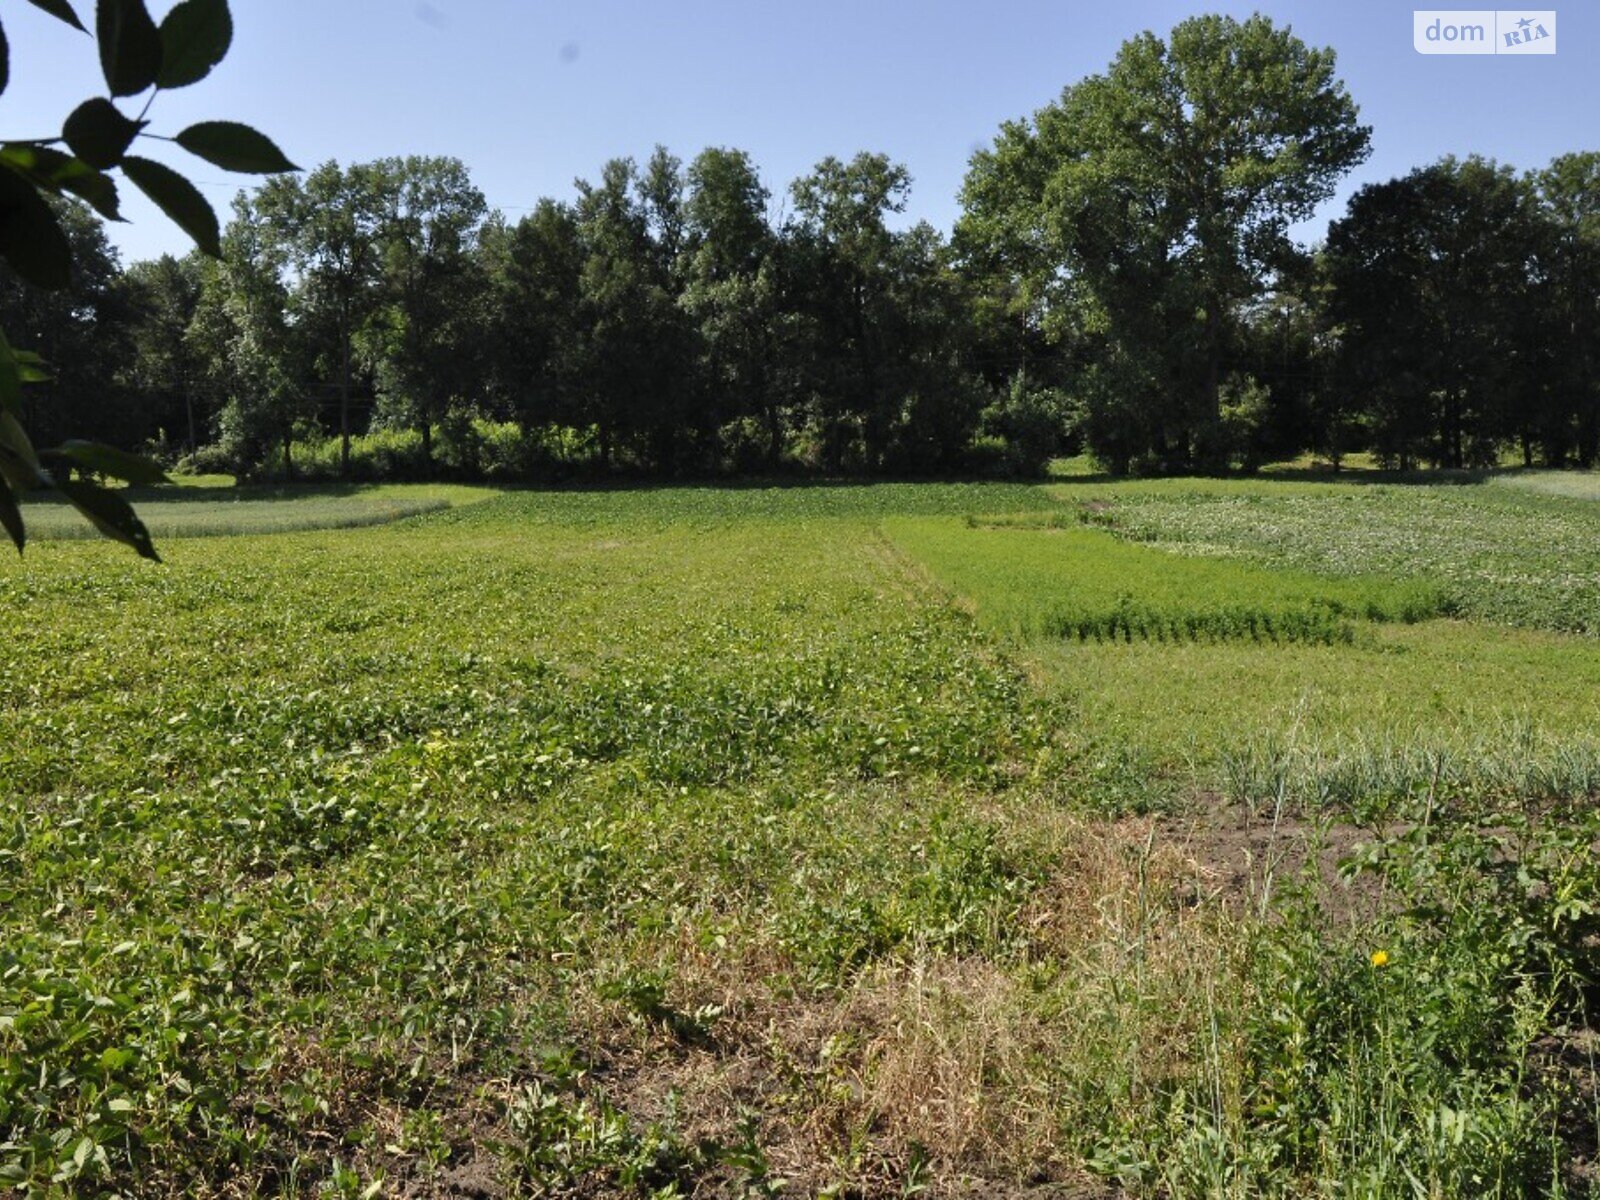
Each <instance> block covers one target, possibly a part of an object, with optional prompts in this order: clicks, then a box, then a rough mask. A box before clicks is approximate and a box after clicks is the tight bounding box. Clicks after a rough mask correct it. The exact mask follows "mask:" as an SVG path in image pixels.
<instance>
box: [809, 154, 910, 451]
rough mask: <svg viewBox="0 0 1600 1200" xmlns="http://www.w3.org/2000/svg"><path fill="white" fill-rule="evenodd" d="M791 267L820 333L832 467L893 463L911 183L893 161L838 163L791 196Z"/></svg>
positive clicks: (821, 425)
mask: <svg viewBox="0 0 1600 1200" xmlns="http://www.w3.org/2000/svg"><path fill="white" fill-rule="evenodd" d="M790 194H791V196H792V198H793V200H794V206H795V225H794V227H793V228H792V229H791V231H790V240H791V243H792V248H791V259H792V261H793V262H794V264H795V266H796V267H797V268H798V270H799V271H800V280H801V286H802V287H803V288H804V292H805V298H806V301H807V304H808V307H809V308H810V310H811V313H812V314H813V316H814V318H815V320H816V322H817V325H818V328H819V332H820V339H819V341H818V343H817V345H816V346H815V348H814V349H815V351H816V353H817V360H816V361H815V363H814V364H813V371H814V374H815V388H814V393H815V396H816V414H815V419H816V422H817V425H818V434H819V438H820V442H821V455H822V462H823V465H824V466H825V467H826V468H828V469H829V470H835V471H836V470H839V469H841V468H843V467H845V466H846V465H849V464H851V463H852V461H854V462H856V463H857V464H858V465H861V466H866V467H868V468H873V467H876V466H878V465H879V464H880V463H881V461H882V458H883V456H884V452H885V451H886V449H887V446H888V441H889V431H890V427H891V425H892V423H893V415H894V414H893V408H892V406H891V405H890V403H889V401H888V395H887V392H886V390H885V388H884V384H885V382H886V381H885V378H884V374H885V370H886V368H887V366H888V355H889V346H890V343H891V342H892V340H893V338H894V330H893V328H892V326H893V324H894V310H893V304H892V301H891V298H890V292H891V285H892V279H893V275H894V272H895V263H894V261H893V260H894V248H895V239H894V235H893V233H892V232H891V231H890V229H889V219H890V217H892V216H894V215H897V214H899V213H902V212H904V211H905V207H906V202H907V199H908V198H909V196H910V194H911V175H910V172H908V171H907V170H906V168H905V167H904V166H902V165H900V164H898V163H894V162H891V161H890V160H889V158H888V156H886V155H883V154H870V153H866V152H862V153H860V154H857V155H856V156H855V157H854V158H853V159H851V160H850V161H849V162H843V161H841V160H840V159H837V158H834V157H831V156H830V157H828V158H825V159H823V160H822V162H820V163H818V164H817V166H816V168H815V169H814V170H813V171H812V172H811V174H809V175H806V176H804V177H803V178H801V179H798V180H796V181H795V182H794V184H793V185H792V186H791V188H790Z"/></svg>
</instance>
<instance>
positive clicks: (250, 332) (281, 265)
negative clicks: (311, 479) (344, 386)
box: [190, 194, 317, 479]
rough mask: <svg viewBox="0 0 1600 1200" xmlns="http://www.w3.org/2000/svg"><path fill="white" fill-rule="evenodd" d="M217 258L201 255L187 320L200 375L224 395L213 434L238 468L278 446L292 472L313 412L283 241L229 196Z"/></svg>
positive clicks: (305, 343)
mask: <svg viewBox="0 0 1600 1200" xmlns="http://www.w3.org/2000/svg"><path fill="white" fill-rule="evenodd" d="M234 213H235V216H234V219H233V221H231V222H230V223H229V225H228V228H227V231H226V233H225V234H224V236H223V239H222V258H221V259H220V260H219V261H217V262H211V263H207V264H206V267H205V271H204V278H203V282H202V287H201V293H200V301H199V304H198V305H197V307H196V310H195V316H194V320H193V323H192V327H191V332H190V339H191V343H192V345H193V346H194V347H195V348H196V349H197V350H198V351H199V352H200V354H201V355H202V356H203V360H204V362H205V364H206V374H205V383H206V386H207V387H208V388H209V389H210V390H212V391H213V392H214V393H215V394H216V395H219V396H222V397H223V398H224V400H223V403H222V406H221V409H220V411H219V413H218V416H217V434H218V441H219V442H220V443H221V445H222V446H223V448H224V449H225V450H226V451H227V453H228V454H229V456H230V457H231V458H232V459H233V461H234V462H235V464H236V465H237V467H238V469H239V470H240V471H246V470H249V469H250V468H252V467H254V466H255V465H257V464H259V463H261V462H262V461H263V460H265V459H266V458H267V457H268V456H269V455H270V454H271V453H273V452H274V451H277V452H280V453H281V456H282V457H281V462H282V468H283V474H284V477H285V478H291V479H292V478H293V477H294V443H295V440H296V437H297V436H298V434H299V431H300V430H301V428H302V427H303V426H304V425H306V424H308V423H309V422H310V421H312V420H313V419H314V418H315V415H316V410H317V403H316V396H315V394H314V393H313V392H312V391H311V389H310V388H309V387H308V381H309V379H310V360H311V357H312V353H313V342H312V341H311V337H310V332H311V331H310V330H309V329H308V328H307V326H306V324H305V323H304V322H302V321H298V320H296V319H294V317H295V314H294V308H293V303H292V299H291V296H290V291H289V283H288V276H287V270H286V267H287V262H286V254H287V251H286V250H285V248H284V246H283V244H282V243H281V242H280V241H278V240H277V239H276V238H275V237H274V236H273V233H272V228H271V226H270V225H269V223H268V222H266V221H264V220H262V219H261V217H260V215H259V214H258V213H257V212H256V211H255V209H254V207H253V202H252V200H251V199H250V198H249V197H246V196H244V195H242V194H241V195H240V196H239V197H238V198H237V199H235V201H234Z"/></svg>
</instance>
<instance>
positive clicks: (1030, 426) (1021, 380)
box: [982, 371, 1068, 478]
mask: <svg viewBox="0 0 1600 1200" xmlns="http://www.w3.org/2000/svg"><path fill="white" fill-rule="evenodd" d="M1067 411H1068V403H1067V398H1066V397H1065V396H1064V395H1063V394H1062V393H1061V392H1059V391H1058V390H1056V389H1055V388H1048V387H1041V386H1038V385H1036V384H1035V383H1034V382H1033V381H1032V380H1030V379H1029V378H1028V375H1027V373H1026V372H1022V371H1019V372H1018V373H1017V375H1016V376H1015V377H1014V378H1013V379H1012V380H1011V386H1010V387H1009V388H1007V389H1006V391H1005V393H1004V394H1003V395H1001V396H999V397H997V398H996V399H995V402H994V403H993V404H991V405H990V406H989V407H988V408H986V409H984V410H983V423H982V429H983V432H984V433H985V434H987V435H988V436H989V437H990V438H997V439H999V441H1000V445H1001V461H1002V463H1003V465H1004V468H1005V470H1006V471H1007V473H1009V474H1012V475H1016V476H1018V477H1026V478H1032V477H1035V476H1039V475H1043V474H1044V472H1045V468H1046V467H1048V466H1049V464H1050V460H1051V459H1052V458H1054V457H1055V456H1056V455H1057V453H1059V452H1060V450H1061V445H1062V442H1063V441H1064V440H1065V437H1066V432H1067Z"/></svg>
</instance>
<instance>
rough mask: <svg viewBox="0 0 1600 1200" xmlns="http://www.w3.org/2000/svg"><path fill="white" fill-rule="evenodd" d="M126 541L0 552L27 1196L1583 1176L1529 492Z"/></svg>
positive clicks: (709, 501)
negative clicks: (150, 554) (20, 554)
mask: <svg viewBox="0 0 1600 1200" xmlns="http://www.w3.org/2000/svg"><path fill="white" fill-rule="evenodd" d="M467 500H472V501H480V502H475V503H467V502H466V501H467ZM234 503H238V505H239V507H238V508H237V509H235V510H232V512H230V511H227V510H226V506H227V505H229V504H234ZM407 503H416V504H426V505H429V506H433V505H435V504H436V503H437V505H438V507H437V509H436V511H427V512H423V513H420V514H418V515H412V516H409V517H408V518H407V519H399V520H391V521H390V523H387V524H382V525H378V526H376V527H373V528H366V529H350V530H340V529H319V530H313V531H302V532H274V533H271V534H267V533H265V532H264V531H266V530H292V529H296V528H301V529H304V526H305V525H306V524H311V525H326V524H348V523H352V522H349V521H333V520H331V519H330V517H329V513H330V511H347V515H348V512H353V511H354V510H355V509H356V508H358V507H359V506H372V507H373V508H374V509H378V508H383V507H384V506H386V505H393V506H399V505H403V504H407ZM188 504H198V505H199V506H200V509H197V510H196V511H197V513H198V512H199V511H200V510H204V515H203V516H197V517H196V519H195V521H194V523H192V524H190V525H187V526H185V525H183V524H182V521H183V520H184V519H185V514H186V512H187V509H186V507H185V506H186V505H188ZM247 504H248V505H251V506H253V507H250V508H248V509H247V508H246V505H247ZM143 507H144V510H145V512H146V516H147V518H148V519H149V520H150V523H151V525H152V528H153V529H154V530H156V531H157V536H158V542H159V547H160V549H161V551H162V554H163V557H164V558H165V559H166V563H165V565H164V566H160V567H156V566H153V565H151V564H147V563H143V562H138V561H135V560H134V559H133V558H132V556H131V555H128V554H127V553H126V552H125V551H120V550H119V548H117V547H114V546H110V545H107V544H104V543H100V542H90V541H71V540H63V541H51V540H42V541H40V542H38V543H37V544H34V545H30V547H29V550H28V554H27V556H26V558H24V559H22V560H21V561H17V560H15V559H13V560H12V561H11V562H9V563H8V564H6V565H5V566H3V567H0V597H3V598H4V599H5V601H6V602H7V605H8V611H10V612H12V613H13V614H15V620H14V621H13V624H12V628H11V631H10V634H9V638H8V640H9V648H8V652H7V653H6V655H4V656H3V657H0V729H3V731H4V733H3V736H0V788H3V789H4V792H5V796H6V799H7V800H8V801H9V803H8V804H7V805H6V806H5V807H4V809H3V810H0V900H3V901H4V904H3V906H0V1180H3V1181H6V1182H9V1183H12V1184H15V1185H16V1186H17V1187H18V1188H19V1189H20V1190H22V1191H23V1192H24V1193H26V1194H33V1195H39V1196H50V1195H59V1196H68V1195H87V1194H110V1193H122V1194H131V1195H140V1196H147V1195H148V1196H190V1195H228V1196H234V1195H241V1196H242V1195H274V1196H275V1195H298V1196H317V1195H351V1196H362V1195H370V1196H377V1195H487V1196H497V1195H533V1196H580V1197H583V1196H601V1195H622V1196H646V1197H669V1196H708V1197H709V1196H716V1197H722V1196H746V1195H748V1196H771V1195H792V1196H812V1195H826V1196H834V1197H841V1198H842V1197H847V1196H860V1197H879V1196H883V1197H889V1196H908V1195H919V1194H920V1195H937V1196H976V1195H985V1196H987V1195H997V1196H1028V1195H1037V1196H1039V1197H1046V1196H1049V1197H1058V1196H1098V1195H1103V1194H1111V1195H1115V1194H1126V1195H1135V1196H1230V1197H1232V1196H1238V1197H1246V1196H1258V1195H1282V1196H1351V1197H1355V1196H1362V1197H1371V1196H1390V1195H1393V1196H1408V1197H1409V1196H1439V1197H1448V1196H1463V1195H1504V1196H1543V1195H1572V1196H1581V1195H1591V1194H1594V1191H1595V1187H1596V1176H1595V1174H1594V1171H1593V1163H1592V1159H1593V1155H1594V1143H1595V1134H1596V1130H1597V1128H1600V1100H1597V1099H1596V1092H1595V1082H1596V1078H1597V1072H1596V1069H1595V1065H1594V1056H1595V1055H1596V1054H1597V1053H1600V1045H1597V1041H1596V1037H1595V1033H1594V1028H1593V1022H1592V1021H1591V1020H1590V1014H1591V1011H1592V1007H1591V1006H1592V1004H1593V1003H1594V1002H1595V1000H1596V992H1595V985H1594V979H1595V975H1596V969H1597V967H1600V961H1597V960H1600V937H1597V935H1600V925H1597V921H1600V917H1597V912H1600V865H1597V856H1596V855H1595V854H1594V853H1593V850H1594V847H1595V845H1596V844H1597V838H1600V823H1597V819H1596V816H1595V813H1594V806H1593V803H1592V802H1593V798H1594V796H1595V795H1596V794H1597V793H1600V710H1597V708H1596V705H1595V696H1596V694H1597V693H1596V687H1595V685H1596V683H1600V641H1596V640H1594V638H1593V637H1592V636H1590V635H1591V634H1593V633H1594V632H1596V630H1597V629H1600V622H1591V620H1590V618H1589V616H1588V615H1587V614H1589V613H1590V612H1591V611H1592V612H1594V613H1597V614H1600V584H1597V583H1596V582H1595V578H1594V576H1593V574H1592V572H1593V571H1594V570H1595V569H1596V564H1597V563H1600V557H1597V556H1600V550H1596V549H1595V548H1594V547H1596V546H1600V537H1597V536H1596V535H1600V506H1596V505H1594V504H1592V502H1591V501H1590V500H1588V499H1585V498H1584V495H1583V493H1582V492H1581V489H1580V490H1578V491H1575V492H1574V491H1568V492H1563V490H1562V489H1561V488H1559V487H1556V486H1554V485H1551V484H1548V483H1545V482H1542V481H1538V480H1532V479H1530V480H1528V481H1527V485H1526V486H1523V485H1522V484H1518V483H1514V482H1513V481H1512V480H1511V479H1510V478H1509V477H1505V478H1502V477H1496V478H1494V479H1492V480H1490V481H1489V482H1486V483H1482V484H1470V485H1460V486H1442V487H1418V486H1411V487H1406V486H1399V485H1395V484H1382V485H1373V484H1359V483H1349V484H1326V485H1322V484H1302V483H1294V482H1282V481H1271V482H1222V483H1197V482H1192V481H1169V482H1165V483H1161V484H1153V485H1152V484H1110V483H1105V482H1101V481H1098V480H1096V479H1094V478H1092V477H1090V478H1086V479H1082V480H1077V481H1071V480H1060V481H1056V482H1054V483H1052V484H1049V485H1043V486H1038V487H1034V486H1026V485H1000V484H995V485H941V484H926V485H910V484H906V485H878V486H870V487H868V486H861V487H856V486H844V485H840V486H826V485H817V486H795V487H778V488H754V487H752V488H675V489H662V488H650V489H646V488H641V489H637V490H619V491H566V492H518V493H505V494H500V495H492V496H490V497H489V498H485V494H484V493H483V492H481V491H478V492H473V493H471V494H470V495H457V494H455V493H448V494H447V493H444V492H439V491H435V492H418V493H405V494H401V493H400V492H398V491H397V490H395V489H378V490H375V492H373V493H371V494H368V493H366V492H356V493H342V492H341V493H329V492H327V491H326V490H324V491H317V492H308V493H296V492H293V491H283V492H280V493H276V494H274V495H272V496H270V497H268V496H260V495H258V496H256V497H255V498H253V499H251V500H249V501H240V502H235V501H232V500H230V499H227V498H225V496H223V495H217V496H215V497H209V498H207V499H205V500H201V501H194V500H190V499H188V498H186V497H173V498H171V499H168V500H166V501H165V502H162V501H159V500H155V501H149V502H146V503H145V504H144V506H143ZM213 508H222V509H224V511H222V512H221V513H220V514H213V513H212V511H211V510H212V509H213ZM36 511H37V510H30V518H33V517H34V516H35V515H36ZM233 512H237V513H238V514H239V517H240V519H239V523H238V524H237V525H235V526H225V525H223V524H217V523H215V522H225V521H227V520H228V519H229V518H230V516H232V513H233ZM391 516H392V517H406V516H407V514H406V512H405V511H393V512H392V513H391ZM164 519H170V520H173V521H175V522H178V524H174V525H171V526H168V527H167V528H168V529H170V530H171V532H168V533H165V534H163V533H161V532H160V531H161V529H162V528H163V526H162V525H161V521H162V520H164ZM38 524H39V525H41V526H42V525H43V524H44V520H43V518H40V520H39V522H38ZM180 530H182V531H183V532H182V533H180V532H179V531H180ZM201 533H206V534H214V533H228V534H231V535H232V536H204V537H202V536H186V535H187V534H201ZM1324 843H1325V844H1326V845H1327V847H1328V849H1327V851H1326V852H1324V853H1320V854H1319V853H1318V852H1317V850H1316V848H1317V847H1318V846H1320V845H1323V844H1324ZM1308 850H1309V852H1310V857H1309V859H1308V858H1307V853H1308ZM1334 858H1340V859H1343V860H1344V861H1345V868H1344V870H1342V871H1340V872H1335V871H1334V870H1333V869H1332V860H1333V859H1334ZM1303 861H1304V862H1307V863H1308V865H1307V866H1306V867H1305V868H1304V869H1302V868H1301V866H1300V864H1301V863H1302V862H1303Z"/></svg>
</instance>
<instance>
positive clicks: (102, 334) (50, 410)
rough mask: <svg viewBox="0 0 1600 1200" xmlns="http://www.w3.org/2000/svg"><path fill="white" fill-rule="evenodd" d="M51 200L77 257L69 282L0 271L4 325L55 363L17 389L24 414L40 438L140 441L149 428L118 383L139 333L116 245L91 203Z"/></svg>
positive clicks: (14, 336)
mask: <svg viewBox="0 0 1600 1200" xmlns="http://www.w3.org/2000/svg"><path fill="white" fill-rule="evenodd" d="M52 205H53V207H55V208H56V209H57V210H58V211H57V214H56V221H57V222H58V224H59V227H60V229H61V231H62V233H63V235H64V236H65V238H66V240H67V245H68V247H69V249H70V252H71V256H72V268H71V271H70V274H69V277H68V283H67V286H66V287H65V288H59V289H50V288H41V287H38V286H37V285H35V284H31V283H29V282H27V281H26V280H24V279H22V278H20V277H18V276H17V275H15V274H14V273H12V272H10V271H0V328H4V329H5V330H6V334H7V336H9V337H10V338H12V339H14V340H15V341H16V343H17V344H18V345H21V346H29V347H31V348H32V349H33V350H35V351H37V352H38V353H39V354H40V355H42V356H43V357H44V360H45V361H46V362H48V363H49V364H50V369H49V372H48V375H49V377H48V378H46V379H42V380H40V381H39V382H38V383H36V384H35V385H34V386H32V387H30V388H28V389H26V390H25V391H23V392H21V393H20V396H19V409H20V412H21V415H22V417H23V419H24V420H25V421H26V422H27V424H28V427H29V428H30V429H32V430H33V432H34V435H35V436H37V437H40V438H41V439H48V440H51V441H60V440H62V439H66V438H75V439H81V438H87V437H96V438H107V439H111V440H113V441H137V440H139V439H140V438H142V437H143V436H145V434H146V433H147V432H148V430H147V427H146V425H145V423H144V422H143V420H142V419H141V414H140V413H139V412H137V411H136V410H135V409H134V408H133V406H132V405H131V404H130V403H128V396H127V395H126V394H125V393H124V391H123V390H122V388H121V387H120V386H119V385H118V383H117V376H118V374H119V371H120V367H121V365H122V363H124V362H125V361H127V360H128V358H129V357H131V355H132V353H133V341H132V338H133V336H134V333H135V326H134V323H133V320H132V318H133V313H132V310H131V307H130V305H129V297H128V294H127V292H126V291H125V290H124V289H122V288H120V287H119V286H118V280H119V278H120V276H121V264H120V262H119V261H118V259H117V252H116V251H115V250H114V249H113V248H112V246H111V243H110V242H109V241H108V240H107V238H106V233H105V226H104V225H103V224H102V223H101V221H100V219H99V217H97V216H96V215H95V214H94V213H93V212H91V211H90V210H89V209H88V208H86V207H84V206H83V205H81V204H76V203H73V202H71V201H66V200H56V201H53V202H52Z"/></svg>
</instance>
